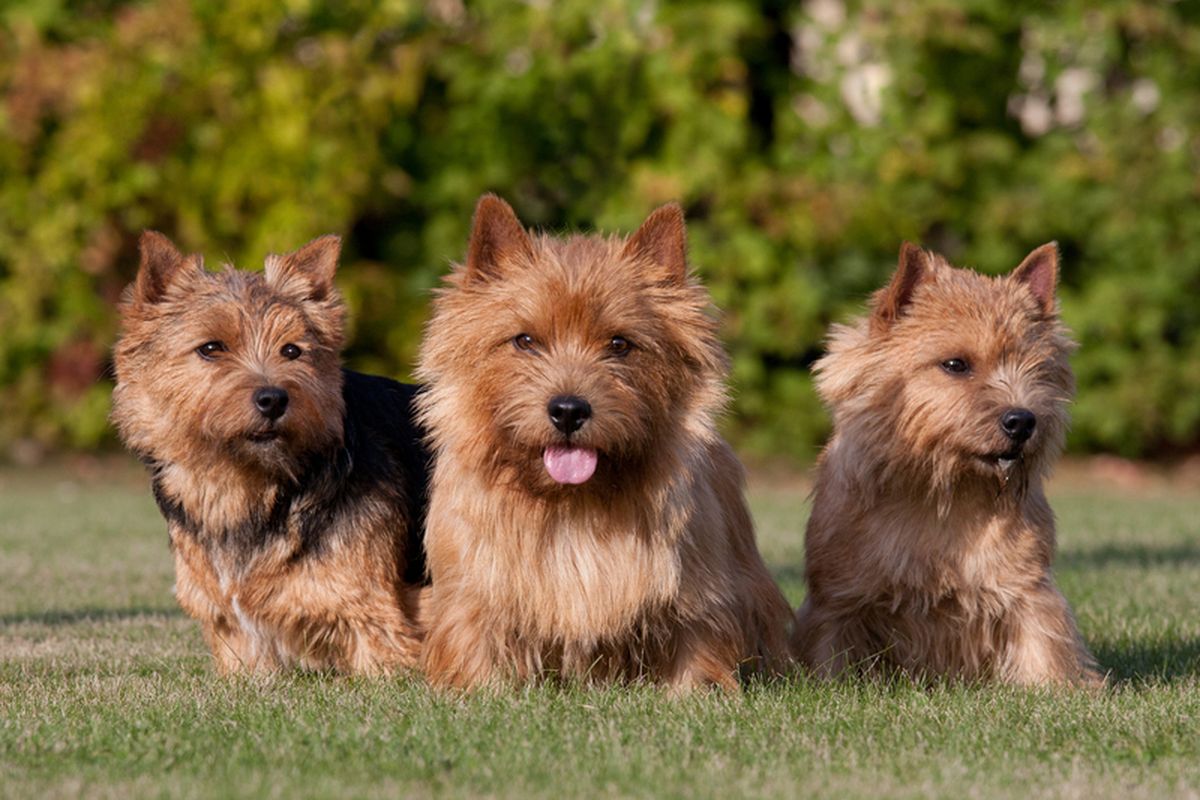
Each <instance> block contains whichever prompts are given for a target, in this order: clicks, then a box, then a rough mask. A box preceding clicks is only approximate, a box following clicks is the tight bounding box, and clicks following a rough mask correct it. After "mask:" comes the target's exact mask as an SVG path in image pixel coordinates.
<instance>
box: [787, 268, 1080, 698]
mask: <svg viewBox="0 0 1200 800" xmlns="http://www.w3.org/2000/svg"><path fill="white" fill-rule="evenodd" d="M1057 279H1058V252H1057V249H1056V247H1055V246H1054V245H1053V244H1048V245H1044V246H1043V247H1040V248H1038V249H1037V250H1035V251H1033V252H1032V253H1031V254H1030V255H1029V256H1028V257H1027V258H1026V259H1025V260H1024V261H1023V262H1022V263H1021V265H1020V266H1019V267H1017V269H1016V270H1015V271H1014V272H1013V273H1012V274H1010V275H1008V276H1006V277H1004V278H989V277H985V276H983V275H979V274H977V273H975V272H971V271H969V270H961V269H955V268H953V267H951V266H950V265H949V264H947V263H946V262H945V261H944V260H943V259H942V258H941V257H939V256H936V255H932V254H928V253H925V252H923V251H922V250H920V249H918V248H917V247H914V246H912V245H909V244H905V245H904V247H903V248H902V249H901V251H900V265H899V268H898V269H897V271H896V274H895V277H893V278H892V281H891V283H890V284H889V285H888V286H887V288H885V289H883V290H882V291H880V292H879V293H877V294H876V295H875V298H874V309H873V313H872V314H871V315H870V317H869V318H865V319H861V320H859V321H858V322H857V323H856V324H854V325H852V326H837V327H835V328H834V329H833V332H832V335H831V337H830V345H829V353H828V355H826V356H825V357H824V358H822V359H821V360H820V362H818V364H817V367H816V371H817V387H818V390H819V391H820V393H821V396H822V398H823V399H824V400H825V402H826V404H827V405H828V406H829V408H830V409H831V410H832V413H833V425H834V433H833V438H832V439H831V440H830V442H829V444H828V445H827V446H826V448H825V451H824V452H823V453H822V455H821V460H820V463H819V466H818V474H817V484H816V489H815V493H814V506H813V512H812V517H811V518H810V520H809V523H808V534H807V541H806V547H807V564H806V572H807V578H808V590H809V595H808V600H807V601H806V602H805V604H804V606H803V607H802V608H801V609H800V612H799V615H798V617H797V627H796V631H795V635H794V639H793V642H794V645H795V650H796V652H797V654H798V655H799V657H800V658H801V660H802V661H803V662H804V663H805V664H806V665H808V666H809V667H811V668H812V669H814V670H816V671H817V672H818V673H819V674H823V675H832V674H836V673H840V672H842V671H843V670H845V669H846V668H848V667H861V666H865V665H868V664H870V663H876V662H881V663H882V664H883V665H889V666H891V667H893V668H899V669H901V670H902V671H904V672H906V673H908V674H909V675H911V676H913V677H917V678H923V677H924V678H928V677H948V678H952V679H961V680H968V681H975V680H986V679H994V680H1000V681H1006V682H1011V683H1018V684H1042V683H1081V682H1082V683H1095V682H1099V681H1100V680H1101V679H1100V676H1099V675H1098V674H1097V673H1096V671H1095V670H1094V668H1093V665H1092V658H1091V656H1090V655H1089V654H1088V651H1087V649H1086V648H1085V647H1084V645H1083V642H1082V640H1081V638H1080V636H1079V632H1078V630H1077V629H1076V627H1075V621H1074V619H1073V618H1072V616H1071V610H1070V608H1069V607H1068V605H1067V601H1066V599H1065V598H1063V596H1062V594H1061V593H1059V591H1058V589H1057V588H1056V587H1055V585H1054V579H1053V577H1052V576H1051V574H1050V563H1051V561H1052V559H1053V557H1054V516H1053V514H1052V513H1051V510H1050V506H1049V504H1048V503H1047V502H1046V495H1045V493H1044V492H1043V489H1042V479H1043V477H1044V476H1045V475H1046V473H1047V472H1048V470H1049V468H1050V466H1051V464H1052V463H1053V462H1054V460H1055V458H1056V457H1057V456H1058V454H1059V452H1060V451H1061V449H1062V444H1063V438H1064V435H1065V432H1066V427H1067V404H1068V402H1069V401H1070V399H1071V396H1072V394H1073V391H1074V380H1073V378H1072V375H1071V369H1070V366H1069V365H1068V363H1067V356H1068V354H1069V353H1070V351H1071V349H1072V344H1071V342H1070V340H1069V339H1068V338H1067V332H1066V330H1065V329H1064V328H1063V327H1062V325H1061V323H1060V322H1059V319H1058V314H1057V311H1056V302H1055V285H1056V283H1057Z"/></svg>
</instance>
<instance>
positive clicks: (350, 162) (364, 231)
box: [0, 0, 1200, 457]
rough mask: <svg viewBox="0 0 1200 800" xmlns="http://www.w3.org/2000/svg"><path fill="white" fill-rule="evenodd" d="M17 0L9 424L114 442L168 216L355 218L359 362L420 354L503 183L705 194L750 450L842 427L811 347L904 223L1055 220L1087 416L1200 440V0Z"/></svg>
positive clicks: (1006, 228)
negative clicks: (136, 290) (139, 289)
mask: <svg viewBox="0 0 1200 800" xmlns="http://www.w3.org/2000/svg"><path fill="white" fill-rule="evenodd" d="M68 6H69V7H68ZM0 19H2V20H3V22H2V23H0V92H3V100H4V103H3V106H2V111H0V331H2V334H0V443H4V442H8V443H11V442H14V441H17V440H18V439H32V440H36V441H40V442H45V443H48V444H52V445H69V446H79V447H91V446H96V445H100V444H104V443H106V442H108V441H111V436H112V435H111V432H110V431H109V430H108V429H107V427H106V425H105V422H104V417H105V414H106V411H107V396H108V392H109V390H110V388H111V387H110V385H109V383H108V382H107V380H106V379H105V377H104V374H103V370H104V368H105V364H106V353H107V349H108V347H109V346H110V345H111V342H112V339H113V336H114V332H115V319H114V311H113V303H114V301H115V300H116V298H117V297H118V295H119V292H120V290H121V287H122V286H123V285H124V284H125V283H126V282H127V281H128V280H129V279H130V278H131V276H132V272H133V269H134V267H135V263H136V252H135V242H136V236H137V233H138V232H139V231H140V229H142V228H144V227H155V228H159V229H161V230H163V231H165V232H167V233H168V234H170V235H171V236H173V237H174V238H175V239H176V240H177V241H178V242H179V243H180V244H181V246H183V247H187V248H191V249H195V250H201V251H203V252H205V253H206V254H208V255H209V256H210V259H216V258H228V259H230V260H232V261H233V262H234V263H237V264H239V265H240V266H254V265H257V264H260V263H261V260H262V257H263V255H264V254H265V253H266V252H270V251H279V250H283V249H288V248H291V247H294V246H296V245H298V244H300V243H302V242H303V241H306V240H307V239H309V238H311V237H313V236H315V235H318V234H321V233H325V232H330V231H333V232H339V233H342V234H343V235H345V236H346V255H345V258H344V260H343V268H342V274H341V279H340V283H341V285H342V286H343V288H344V290H345V293H346V295H347V297H348V299H349V301H350V304H351V308H352V319H353V324H354V336H353V343H352V346H351V349H350V352H349V357H350V360H351V361H352V362H353V363H354V364H355V365H357V366H360V367H362V368H366V369H372V370H377V371H381V372H385V373H390V374H395V375H400V376H403V375H405V374H407V372H408V370H409V368H410V365H411V364H412V362H413V359H414V356H415V353H416V346H417V342H418V340H419V336H420V330H421V324H422V322H423V319H424V313H425V305H426V299H427V293H428V290H429V289H430V287H432V286H433V285H434V284H435V283H436V281H437V278H438V276H439V275H440V274H441V273H442V272H443V271H444V270H445V268H446V265H447V263H448V262H449V261H450V260H451V259H454V258H457V257H458V256H459V255H460V254H461V252H462V250H463V247H464V242H465V236H466V230H467V225H468V222H469V217H470V212H471V208H472V206H473V203H474V200H475V198H476V197H477V196H478V195H479V194H480V193H481V192H483V191H486V190H494V191H498V192H500V193H501V194H503V195H504V196H505V197H507V198H508V199H510V200H511V201H512V202H513V204H514V205H515V206H516V208H517V210H518V212H519V213H520V214H521V215H522V216H523V218H524V219H525V220H526V221H527V222H528V223H530V224H535V225H540V226H545V227H550V228H555V229H560V228H568V227H589V228H590V227H601V228H606V229H629V228H631V227H633V226H634V225H636V224H637V222H638V221H639V220H640V219H641V217H643V216H644V215H645V214H646V213H647V212H648V211H649V210H650V209H651V208H652V207H654V206H655V205H656V204H658V203H661V202H664V201H666V200H670V199H679V200H681V201H682V202H683V203H684V205H685V207H686V208H687V209H688V212H689V218H690V220H691V223H690V224H691V229H690V230H691V238H692V252H693V260H694V262H695V264H696V266H697V268H698V270H699V271H700V272H701V273H702V275H703V276H704V277H705V279H706V280H707V281H708V283H709V285H710V286H711V288H712V291H713V294H714V297H715V298H716V300H717V303H718V305H720V306H721V307H722V308H723V309H724V311H725V314H726V322H727V328H726V330H727V336H728V341H729V345H730V349H731V352H732V356H733V364H734V377H735V385H734V389H735V400H734V405H733V414H732V415H731V419H730V424H729V428H730V431H731V433H732V434H733V435H734V436H735V437H736V438H737V439H738V440H739V442H740V444H741V445H742V446H743V447H745V448H747V449H749V450H754V451H758V452H762V453H782V454H791V455H798V456H801V457H808V456H811V455H812V454H813V453H814V452H815V448H816V447H817V445H818V444H819V442H820V440H821V438H822V436H823V435H824V433H825V431H826V421H825V417H824V414H823V412H822V411H821V410H820V407H819V404H818V402H817V401H816V399H815V396H814V394H813V390H812V385H811V381H810V378H809V375H808V367H809V365H810V364H811V362H812V360H813V359H814V358H815V357H817V356H818V355H819V353H820V348H821V339H822V336H823V333H824V330H825V328H826V327H827V325H828V324H829V323H830V322H831V321H835V320H840V319H844V318H845V317H847V316H848V315H849V314H851V313H853V312H854V311H855V310H856V309H858V308H859V307H860V306H861V303H862V301H863V299H864V298H865V297H866V295H867V294H868V293H869V292H870V291H871V290H872V289H873V288H875V287H876V286H878V285H879V284H880V283H881V282H882V281H883V280H884V279H885V278H886V276H887V274H888V273H889V271H890V269H891V267H892V264H893V262H894V256H895V253H896V252H897V250H898V246H899V243H900V241H901V240H902V239H911V240H914V241H919V242H922V243H924V244H926V245H927V246H930V247H932V248H935V249H938V250H941V251H943V252H944V253H945V254H946V255H947V256H949V257H950V258H951V259H952V260H954V261H955V262H956V263H960V264H963V265H967V266H974V267H977V268H979V269H982V270H985V271H991V272H1000V271H1004V270H1007V269H1009V268H1011V267H1012V266H1013V265H1015V264H1016V263H1017V262H1018V261H1019V259H1020V258H1021V256H1022V255H1023V254H1024V253H1025V252H1026V251H1028V250H1029V249H1031V248H1032V247H1034V246H1036V245H1038V244H1040V243H1042V242H1044V241H1046V240H1049V239H1057V240H1058V241H1059V243H1060V245H1061V246H1062V250H1063V255H1064V272H1063V299H1064V310H1065V314H1066V317H1067V319H1068V322H1069V323H1070V324H1071V325H1072V327H1073V328H1074V329H1075V331H1076V332H1077V334H1078V336H1079V338H1080V340H1081V343H1082V348H1081V350H1080V352H1079V354H1078V356H1077V357H1076V359H1075V364H1076V368H1077V371H1078V375H1079V383H1080V393H1079V402H1078V404H1077V407H1076V410H1075V426H1074V431H1073V440H1072V444H1073V446H1074V447H1075V448H1077V449H1080V450H1115V451H1119V452H1121V453H1125V454H1128V455H1156V454H1162V453H1166V452H1172V451H1179V450H1182V449H1186V448H1191V447H1194V446H1195V445H1196V444H1197V442H1198V441H1200V212H1198V210H1197V209H1198V208H1200V206H1198V205H1197V194H1198V192H1200V181H1198V180H1197V177H1196V176H1197V174H1200V170H1198V169H1197V167H1198V163H1197V162H1198V161H1200V135H1198V134H1197V131H1200V124H1198V123H1200V88H1198V87H1200V14H1198V12H1197V11H1195V10H1194V8H1193V7H1192V6H1190V5H1188V4H1185V3H1160V2H1157V1H1156V0H1143V1H1142V2H1132V3H1129V2H1115V0H1113V1H1111V2H1100V3H1094V2H1082V0H1068V1H1067V2H1062V3H1055V4H1042V3H1034V2H1016V3H1013V2H1000V0H978V1H977V2H972V3H966V4H959V3H945V2H931V3H920V4H893V3H886V2H881V1H879V0H876V1H874V2H865V3H850V4H844V3H842V2H841V0H815V2H809V3H806V4H804V5H803V6H802V7H799V8H796V7H794V4H784V3H778V2H769V1H767V0H764V1H763V2H741V1H739V0H727V1H726V2H706V3H690V2H689V3H685V2H666V3H661V4H656V3H648V2H635V1H634V0H599V1H597V0H561V1H560V2H554V3H550V2H531V3H520V4H517V3H510V2H498V1H493V0H483V1H482V2H473V3H469V4H467V5H466V7H464V6H463V5H462V4H460V3H459V2H458V0H430V1H429V2H427V3H418V2H396V3H390V4H378V3H374V2H366V0H361V1H356V2H331V1H330V0H310V1H309V2H299V0H296V1H295V2H286V3H277V2H267V1H266V0H230V1H229V2H219V3H218V2H208V1H206V0H193V2H186V1H185V0H145V2H120V1H119V0H93V2H83V3H74V4H56V3H43V2H37V1H36V0H16V2H13V3H9V4H8V5H7V6H6V7H5V9H4V10H2V11H0Z"/></svg>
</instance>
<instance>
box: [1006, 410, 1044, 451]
mask: <svg viewBox="0 0 1200 800" xmlns="http://www.w3.org/2000/svg"><path fill="white" fill-rule="evenodd" d="M1035 427H1037V417H1035V416H1034V415H1033V412H1032V411H1030V410H1029V409H1028V408H1010V409H1009V410H1008V411H1005V412H1004V416H1002V417H1001V418H1000V428H1001V429H1002V430H1003V431H1004V435H1005V436H1007V437H1008V438H1010V439H1012V440H1013V441H1014V442H1016V443H1017V444H1024V443H1025V442H1027V441H1029V437H1030V436H1033V429H1034V428H1035Z"/></svg>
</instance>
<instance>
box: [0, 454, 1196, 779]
mask: <svg viewBox="0 0 1200 800" xmlns="http://www.w3.org/2000/svg"><path fill="white" fill-rule="evenodd" d="M1052 494H1053V499H1054V501H1055V506H1056V509H1057V511H1058V515H1059V520H1060V530H1061V555H1060V560H1059V578H1060V583H1061V585H1062V587H1063V589H1064V591H1065V592H1066V594H1067V596H1068V597H1069V598H1070V599H1071V601H1072V602H1073V604H1074V605H1075V608H1076V610H1077V613H1078V616H1079V620H1080V624H1081V626H1082V628H1083V632H1084V635H1085V636H1086V638H1087V640H1088V642H1089V643H1090V644H1091V646H1092V647H1093V648H1094V650H1095V652H1096V653H1097V655H1098V657H1099V659H1100V661H1101V663H1102V665H1103V666H1104V667H1105V668H1106V669H1108V670H1110V671H1111V672H1112V675H1113V678H1114V688H1113V689H1112V690H1111V691H1110V692H1108V693H1105V694H1103V695H1099V696H1094V695H1090V694H1087V693H1084V692H1066V691H1063V692H1049V691H1021V690H1014V689H1002V688H987V689H976V688H962V687H943V688H936V689H932V690H920V689H915V688H912V687H909V686H905V685H880V684H874V683H855V684H841V685H820V684H815V683H812V682H808V681H803V680H796V681H793V682H790V683H788V684H785V685H774V686H764V687H756V688H753V689H751V690H750V691H748V692H746V693H745V694H744V695H742V696H739V697H728V696H704V697H697V698H692V699H688V700H669V699H666V698H664V697H662V696H660V695H659V694H658V693H657V692H655V691H653V690H649V689H621V690H607V691H581V690H564V689H554V688H541V689H535V690H530V691H526V692H521V693H519V694H515V695H502V696H492V697H473V698H470V699H468V700H458V699H452V698H446V697H440V696H437V695H434V694H431V693H430V692H429V691H428V690H426V689H425V688H424V687H423V686H422V685H421V684H420V682H418V681H413V680H405V679H395V680H347V679H337V678H332V677H328V676H314V675H287V676H284V677H280V678H276V679H273V680H223V679H219V678H217V677H216V676H215V675H214V674H213V673H212V671H211V669H210V667H209V664H208V659H207V656H206V653H205V649H204V646H203V644H202V642H201V639H200V635H199V632H198V630H197V627H196V626H195V625H194V624H193V623H191V622H190V621H189V620H188V619H187V618H185V617H184V616H182V614H181V613H180V612H179V611H178V610H177V609H176V607H175V604H174V601H173V600H172V598H171V594H170V587H171V580H172V575H171V562H170V559H169V556H168V552H167V547H166V535H165V529H164V526H163V523H162V522H161V520H160V519H159V517H158V515H157V512H156V511H155V509H154V506H153V503H152V502H151V499H150V495H149V492H148V490H147V489H146V486H145V485H144V481H143V480H142V479H141V478H140V476H138V475H137V473H136V472H130V471H128V470H126V469H125V468H123V467H112V468H106V469H104V470H101V471H99V473H97V472H96V471H95V470H93V471H92V474H90V475H85V476H82V477H81V476H79V475H77V474H75V473H73V472H71V471H66V470H57V471H49V470H39V471H24V472H22V471H17V470H14V469H11V468H10V469H8V470H4V471H0V797H38V798H52V797H61V796H88V797H121V798H124V797H130V796H153V797H201V796H219V797H227V796H228V797H281V798H283V797H286V798H292V797H330V796H333V797H395V796H430V795H437V796H442V795H449V796H459V795H489V796H503V797H524V796H541V797H547V796H548V797H561V796H579V795H585V796H595V795H613V796H629V795H635V796H665V797H742V796H760V797H763V796H769V797H777V796H830V797H872V798H874V797H883V796H889V797H893V796H899V797H925V796H943V797H954V798H958V797H1020V798H1022V800H1026V799H1027V798H1033V797H1045V796H1061V797H1080V798H1091V797H1120V798H1139V797H1146V798H1157V797H1170V796H1177V797H1197V796H1198V795H1200V493H1197V492H1195V491H1194V490H1193V491H1186V490H1178V489H1177V490H1171V491H1169V490H1167V489H1163V488H1157V489H1149V490H1146V491H1142V492H1139V493H1136V494H1135V493H1132V492H1127V491H1125V492H1123V491H1119V490H1116V489H1114V488H1112V487H1110V486H1107V485H1093V486H1088V485H1087V484H1086V483H1081V482H1079V481H1073V482H1068V483H1064V484H1062V485H1056V487H1055V490H1054V492H1053V493H1052ZM752 503H753V506H754V511H755V514H756V517H757V520H758V523H759V526H760V529H761V530H760V538H761V540H762V543H763V548H764V551H765V552H766V554H767V557H768V560H769V561H770V563H771V564H772V566H773V567H774V568H775V570H776V573H777V575H778V576H779V578H780V580H781V581H782V582H783V584H784V586H785V589H786V590H787V592H788V594H789V596H790V597H791V598H792V600H793V601H795V602H799V600H800V599H801V597H802V595H803V587H802V583H801V569H800V555H801V552H802V545H801V542H802V533H801V532H802V529H803V524H804V520H805V517H806V515H807V502H806V500H805V497H804V492H803V490H801V489H797V488H796V487H795V484H789V483H788V482H779V481H772V482H761V483H758V484H756V485H755V488H754V491H753V492H752Z"/></svg>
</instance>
